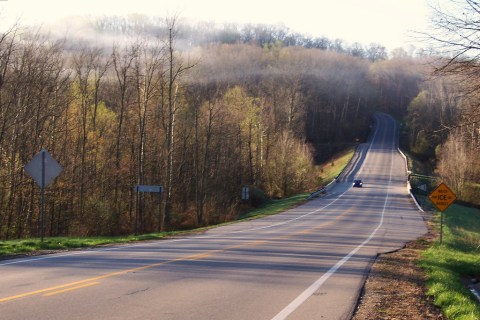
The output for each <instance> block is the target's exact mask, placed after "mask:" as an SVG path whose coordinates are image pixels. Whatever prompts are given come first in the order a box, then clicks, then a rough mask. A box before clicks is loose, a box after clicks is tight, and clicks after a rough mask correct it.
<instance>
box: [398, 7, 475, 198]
mask: <svg viewBox="0 0 480 320" xmlns="http://www.w3.org/2000/svg"><path fill="white" fill-rule="evenodd" d="M431 4H432V21H431V22H432V31H431V32H430V33H429V34H424V35H423V36H424V37H425V38H426V39H428V41H429V44H430V45H431V46H432V48H433V50H432V51H433V52H434V53H435V55H434V56H431V57H430V59H429V60H428V64H425V65H426V66H428V67H427V68H428V69H427V71H428V72H429V73H430V77H429V81H426V82H424V83H422V84H421V91H420V93H419V94H418V96H417V97H416V98H415V99H414V100H412V102H411V103H410V105H409V107H408V116H407V122H406V123H407V127H408V131H409V147H410V150H411V151H412V152H413V153H415V154H416V155H417V156H420V158H421V159H423V160H424V161H426V162H429V163H430V167H431V171H432V172H434V173H435V174H436V175H437V176H438V177H439V178H440V179H441V180H443V181H445V182H446V183H447V184H448V185H449V186H450V187H451V188H452V189H453V190H454V191H455V192H456V193H457V195H458V196H459V198H460V200H464V201H467V202H470V203H474V204H476V205H479V204H480V202H479V199H480V198H479V197H478V194H479V192H480V189H479V185H478V182H479V177H480V175H479V173H480V166H479V162H478V156H477V154H478V151H479V147H480V144H479V133H480V131H479V119H480V118H479V117H480V113H479V93H480V82H479V80H480V78H479V76H478V67H479V64H478V62H479V55H478V48H479V41H478V34H479V32H480V26H479V24H478V18H479V15H480V5H479V4H478V3H477V2H476V1H471V0H449V1H442V2H438V1H437V2H432V3H431Z"/></svg>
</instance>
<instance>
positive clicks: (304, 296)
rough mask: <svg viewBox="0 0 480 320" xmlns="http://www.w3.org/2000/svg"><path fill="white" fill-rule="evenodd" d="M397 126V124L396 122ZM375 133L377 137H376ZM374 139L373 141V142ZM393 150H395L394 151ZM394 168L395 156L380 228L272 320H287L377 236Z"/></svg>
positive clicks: (385, 203)
mask: <svg viewBox="0 0 480 320" xmlns="http://www.w3.org/2000/svg"><path fill="white" fill-rule="evenodd" d="M395 124H396V122H395ZM376 133H377V132H376V131H375V135H376ZM374 139H375V136H374V138H373V139H372V142H373V140H374ZM371 146H372V144H370V147H369V148H368V153H367V157H368V155H369V153H370V148H371ZM392 150H393V149H392ZM392 167H393V156H392V157H391V159H390V177H389V180H388V187H387V195H386V196H385V202H384V204H383V210H382V215H381V218H380V222H379V223H378V226H377V227H376V228H375V230H373V232H372V233H371V234H370V236H369V237H368V238H367V239H365V240H364V241H363V242H362V243H361V244H360V245H358V246H357V247H356V248H355V249H353V250H352V251H350V253H349V254H347V255H346V256H344V257H343V258H342V259H341V260H340V261H338V262H337V263H336V264H335V265H334V266H333V267H331V268H330V269H329V270H328V271H327V272H326V273H324V274H323V275H322V276H321V277H320V278H318V279H317V280H316V281H315V282H314V283H312V284H311V285H310V286H309V287H308V288H307V289H305V290H304V291H303V292H302V293H301V294H300V295H299V296H298V297H296V298H295V299H294V300H293V301H292V302H290V304H288V305H287V306H286V307H285V308H284V309H283V310H282V311H280V312H279V313H278V314H277V315H276V316H274V317H273V318H272V319H271V320H285V319H286V318H287V317H288V316H289V315H290V314H291V313H292V312H294V311H295V310H296V309H298V307H300V306H301V305H302V304H303V303H304V302H305V301H306V300H307V299H308V298H310V297H311V296H312V295H313V294H314V293H315V292H316V291H317V290H318V289H319V288H320V287H321V286H322V285H323V284H324V283H325V281H327V280H328V278H330V277H331V276H332V275H333V274H335V272H337V270H338V269H339V268H340V267H341V266H342V265H343V264H344V263H345V262H347V261H348V260H350V258H351V257H352V256H353V255H354V254H356V253H357V252H358V251H359V250H360V249H362V248H363V247H364V246H365V245H366V244H367V243H368V242H370V240H372V238H373V237H374V236H375V234H376V233H377V231H378V230H379V229H380V227H381V226H382V225H383V218H384V216H385V210H386V208H387V203H388V199H389V191H388V189H389V188H390V184H391V182H392Z"/></svg>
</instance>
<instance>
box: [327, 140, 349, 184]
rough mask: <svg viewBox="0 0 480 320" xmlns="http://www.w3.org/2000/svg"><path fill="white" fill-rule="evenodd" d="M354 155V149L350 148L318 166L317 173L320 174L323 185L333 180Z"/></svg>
mask: <svg viewBox="0 0 480 320" xmlns="http://www.w3.org/2000/svg"><path fill="white" fill-rule="evenodd" d="M354 153H355V148H350V149H348V150H347V151H345V152H343V153H341V154H339V155H337V156H336V157H334V158H333V159H332V160H330V161H328V162H326V163H323V164H321V165H320V166H318V168H319V171H320V172H321V173H320V178H321V180H322V181H324V182H325V183H329V182H330V181H332V180H333V179H335V178H336V177H337V176H338V175H339V174H340V173H341V172H342V170H343V169H344V168H345V166H346V165H347V164H348V162H349V161H350V160H351V159H352V157H353V154H354Z"/></svg>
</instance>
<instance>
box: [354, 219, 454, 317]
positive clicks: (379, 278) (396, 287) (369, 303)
mask: <svg viewBox="0 0 480 320" xmlns="http://www.w3.org/2000/svg"><path fill="white" fill-rule="evenodd" d="M430 216H431V215H430V214H428V213H425V219H426V222H427V225H428V230H429V231H428V233H427V234H425V235H424V236H423V237H421V238H419V239H417V240H414V241H411V242H409V243H407V244H406V246H405V247H404V248H403V249H400V250H398V251H395V252H392V253H387V254H381V255H379V256H378V257H377V259H376V261H375V263H374V264H373V266H372V269H371V271H370V273H369V275H368V278H367V281H366V283H365V285H364V288H363V290H362V294H361V297H360V299H359V302H358V306H357V309H356V310H355V313H354V315H353V317H352V320H365V319H368V320H372V319H396V320H397V319H399V320H400V319H401V320H403V319H405V320H430V319H435V320H439V319H442V320H443V319H446V318H445V317H444V316H443V314H442V312H441V310H440V309H439V308H437V307H436V306H435V305H434V304H433V302H432V299H431V297H429V296H427V295H426V288H425V282H426V277H425V274H424V272H423V270H422V269H421V268H420V267H419V266H417V265H416V264H415V262H416V261H417V260H418V259H419V258H420V255H421V252H422V250H424V249H426V248H427V247H428V246H429V245H430V244H431V243H432V242H433V241H434V240H436V239H438V234H437V233H435V232H434V231H433V230H434V228H433V223H432V222H431V221H430Z"/></svg>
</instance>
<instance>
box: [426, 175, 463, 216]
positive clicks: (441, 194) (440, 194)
mask: <svg viewBox="0 0 480 320" xmlns="http://www.w3.org/2000/svg"><path fill="white" fill-rule="evenodd" d="M428 198H429V199H430V201H432V203H433V204H434V205H435V207H437V209H438V210H440V211H445V210H447V208H448V207H449V206H450V205H451V204H452V203H454V202H455V200H456V199H457V196H456V195H455V193H453V191H452V190H450V188H449V187H447V185H446V184H445V183H443V182H442V183H441V184H440V185H439V186H438V187H437V188H436V189H435V190H433V191H432V193H430V195H429V196H428Z"/></svg>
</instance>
